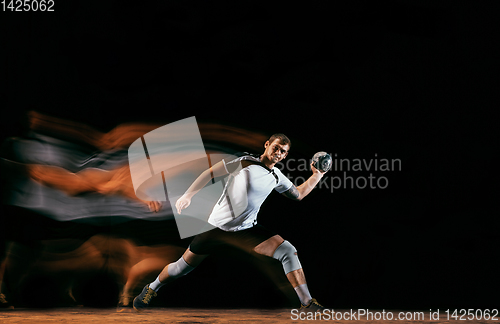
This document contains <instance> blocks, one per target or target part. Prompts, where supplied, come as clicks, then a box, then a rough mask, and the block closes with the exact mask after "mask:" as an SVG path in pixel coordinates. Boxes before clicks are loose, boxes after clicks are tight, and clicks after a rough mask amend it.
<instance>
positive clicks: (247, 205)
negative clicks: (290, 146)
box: [208, 156, 293, 232]
mask: <svg viewBox="0 0 500 324" xmlns="http://www.w3.org/2000/svg"><path fill="white" fill-rule="evenodd" d="M244 160H249V161H252V160H253V161H256V162H260V160H259V159H258V158H256V157H253V156H243V157H240V158H237V159H235V160H232V161H230V162H227V163H226V161H224V160H223V163H224V167H225V168H226V170H227V171H228V172H229V173H230V175H229V177H228V178H227V182H226V185H225V188H224V192H223V193H222V196H221V198H220V199H219V201H218V202H217V203H216V204H215V206H214V208H213V209H212V213H211V214H210V216H209V218H208V222H209V223H210V224H211V225H213V226H216V227H218V228H220V229H222V230H224V231H230V232H235V231H241V230H244V229H247V228H250V227H252V226H254V225H255V224H257V213H258V212H259V210H260V206H261V205H262V203H263V202H264V200H266V198H267V196H269V194H270V193H271V192H272V190H273V189H274V190H276V191H277V192H279V193H282V192H285V191H287V190H288V189H290V188H291V187H292V185H293V184H292V182H291V181H290V180H289V179H288V178H287V177H285V176H284V175H283V173H281V171H280V170H279V169H278V168H276V167H273V168H272V169H271V171H272V172H269V170H267V169H265V168H263V167H262V166H260V165H257V164H250V165H248V166H246V167H244V168H242V166H241V161H244ZM273 173H274V174H273Z"/></svg>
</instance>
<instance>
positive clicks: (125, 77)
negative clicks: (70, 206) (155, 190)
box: [0, 0, 500, 309]
mask: <svg viewBox="0 0 500 324" xmlns="http://www.w3.org/2000/svg"><path fill="white" fill-rule="evenodd" d="M54 9H55V11H54V12H50V13H49V12H9V11H8V10H7V11H6V12H1V18H0V26H1V27H0V30H1V38H0V48H1V51H0V55H1V65H0V71H1V72H0V95H1V96H0V100H1V102H0V105H1V127H0V132H1V135H2V138H3V139H5V138H8V137H11V136H22V135H23V134H24V132H25V131H26V122H25V120H26V118H25V113H26V112H27V111H29V110H37V111H40V112H42V113H47V114H49V115H53V116H57V117H61V118H66V119H70V120H76V121H80V122H83V123H87V124H89V125H91V126H93V127H95V128H97V129H100V130H102V131H107V130H110V129H111V128H113V127H114V126H116V125H118V124H120V123H123V122H131V121H133V122H141V121H146V122H149V121H154V122H164V123H165V124H166V123H169V122H172V121H175V120H179V119H181V118H185V117H190V116H196V117H197V119H198V120H200V121H206V122H218V123H224V124H227V125H231V126H236V127H240V128H243V129H250V130H254V131H257V132H261V133H264V134H267V135H270V134H272V133H274V132H283V133H285V134H287V135H288V136H289V137H290V138H291V139H292V142H293V145H294V146H293V148H292V151H291V152H290V155H289V158H293V159H295V160H298V159H303V158H310V157H312V155H313V154H314V153H315V152H317V151H327V152H329V153H332V154H334V157H335V158H336V159H337V161H339V162H340V159H343V158H344V159H350V160H351V161H352V160H353V159H365V160H367V161H369V160H370V159H371V160H374V159H399V160H400V161H401V163H400V166H401V168H400V169H397V170H395V171H373V172H372V171H369V170H364V171H351V172H349V173H348V174H347V176H352V177H353V178H354V179H356V178H358V177H360V176H363V177H365V178H367V179H368V177H369V175H370V173H371V172H372V173H373V175H374V176H377V177H382V176H384V177H386V178H387V180H388V182H387V186H386V187H385V188H384V189H381V188H376V189H371V188H364V189H359V188H349V187H348V188H343V187H340V188H338V189H332V187H333V186H334V185H335V186H338V185H339V183H338V182H335V183H334V182H331V181H332V179H333V177H335V176H338V177H339V179H343V178H342V177H343V176H344V173H343V171H342V170H339V169H337V170H333V171H331V172H330V173H328V174H327V176H325V178H326V177H328V181H325V182H324V183H323V184H322V187H321V188H317V189H316V190H315V191H313V193H312V194H311V195H310V196H309V197H307V198H306V199H305V200H304V201H302V202H298V203H297V202H293V201H288V200H286V198H284V197H281V196H280V195H278V194H274V195H272V196H271V197H269V199H268V201H266V203H265V204H264V206H263V208H262V210H261V212H260V218H259V219H260V221H261V223H262V224H264V225H266V226H268V227H270V228H272V229H274V230H275V231H277V232H278V233H280V234H281V235H282V236H283V237H284V238H286V239H288V240H289V241H291V242H292V243H293V244H294V245H295V246H296V247H297V249H298V251H299V255H300V257H301V261H302V264H303V266H304V269H305V273H306V276H307V280H308V284H309V287H310V290H311V292H312V294H313V296H314V297H316V298H317V299H318V300H319V301H320V303H322V304H324V305H325V306H327V307H330V308H367V307H369V308H385V309H390V308H415V309H418V308H420V309H426V308H434V309H435V308H445V307H450V308H452V307H464V308H488V307H489V308H492V307H498V294H497V293H496V292H498V288H500V287H499V284H498V280H497V276H496V274H497V269H498V267H497V266H496V265H497V263H498V257H499V254H498V246H499V243H500V239H499V236H498V233H497V228H498V224H499V223H498V217H497V215H498V207H497V206H494V205H493V204H492V202H493V200H494V199H495V197H496V193H497V190H496V191H495V189H498V184H497V183H496V182H495V181H494V180H493V177H494V176H495V174H496V172H495V171H492V170H493V163H494V162H493V161H494V159H493V157H494V154H495V152H497V151H498V136H495V134H496V132H495V133H494V129H495V126H496V123H495V119H494V118H493V114H494V110H495V108H496V106H497V102H496V101H495V92H496V87H497V86H498V82H497V81H498V72H499V69H498V67H499V65H498V54H499V53H498V49H497V48H496V46H495V45H496V43H497V37H498V36H497V35H498V24H497V23H496V20H497V17H498V16H497V14H496V12H495V11H494V10H493V7H492V6H491V3H490V2H479V1H474V2H465V1H453V2H449V1H434V2H429V1H409V2H398V1H348V2H345V3H342V4H340V3H332V2H326V1H317V2H307V3H299V4H291V3H289V2H288V3H284V2H283V3H281V2H253V1H245V2H241V1H238V2H224V3H223V2H201V1H200V2H189V3H185V2H171V1H151V2H148V3H147V4H146V3H139V2H136V1H135V2H132V1H76V0H75V1H65V2H63V1H55V7H54ZM379 162H380V160H379ZM290 174H291V175H292V176H295V177H299V176H302V177H307V176H308V174H309V172H308V171H295V172H290ZM335 181H340V180H338V179H337V180H335ZM2 217H9V216H8V215H3V216H2ZM40 217H43V216H40ZM25 226H26V227H29V226H30V224H29V223H27V224H26V225H25ZM106 230H109V229H106ZM2 231H5V228H2ZM7 231H8V229H7ZM97 231H98V229H97ZM3 241H5V239H3ZM214 260H215V261H214ZM232 260H233V262H234V263H235V264H234V269H233V270H232V271H226V272H225V274H224V275H220V274H219V275H216V273H215V272H216V270H217V269H219V268H217V266H216V265H217V264H219V262H224V258H223V256H217V257H215V258H214V259H212V261H210V260H207V263H208V265H206V266H204V267H203V265H202V267H203V268H201V269H200V271H199V273H197V274H193V275H192V276H193V277H195V278H192V279H190V278H188V277H186V278H184V279H182V283H179V284H177V286H175V287H173V289H176V291H177V292H178V293H179V294H181V295H182V291H184V289H186V290H188V291H189V290H192V289H194V288H195V287H198V286H200V285H201V286H203V284H206V285H207V286H206V287H207V288H206V289H199V290H197V291H199V293H198V294H197V295H196V296H194V297H193V296H189V294H187V295H182V296H184V297H183V298H182V299H177V300H176V301H175V303H177V304H178V305H179V306H181V305H184V304H182V302H181V300H182V301H185V306H188V305H195V306H207V305H208V306H214V307H224V306H227V305H234V306H238V307H247V306H255V305H257V306H262V304H263V303H262V300H263V299H261V298H255V297H253V298H252V297H249V296H251V295H252V294H254V295H255V294H257V293H258V294H266V291H269V293H268V294H266V295H268V297H267V299H264V301H265V304H266V305H271V306H277V307H279V306H283V305H288V304H287V301H285V300H283V297H282V296H281V295H280V294H279V293H278V292H277V290H276V288H275V287H273V284H272V283H269V282H265V280H264V279H263V278H262V277H261V276H256V275H254V271H255V268H252V267H250V266H248V264H247V263H245V262H238V261H237V258H236V259H235V258H232ZM234 260H236V261H234ZM216 261H217V262H216ZM227 262H228V266H231V262H230V261H229V260H228V261H227ZM219 270H220V269H219ZM221 271H222V270H221ZM221 276H222V277H224V276H225V277H226V279H224V280H227V281H228V282H231V284H232V285H233V287H240V289H238V290H234V291H233V290H232V289H231V290H229V289H228V288H227V286H225V285H223V286H222V287H220V284H218V283H214V282H213V280H212V281H211V278H215V277H216V278H218V280H219V279H220V280H223V278H222V279H221V278H220V277H221ZM181 287H182V288H181ZM252 287H259V288H262V289H259V290H257V289H255V288H254V289H252ZM205 292H210V293H209V294H210V296H211V298H210V300H207V298H205V297H206V295H205ZM214 294H215V296H214ZM110 298H111V297H110ZM214 300H216V301H217V304H214V302H213V301H214ZM166 303H167V302H166Z"/></svg>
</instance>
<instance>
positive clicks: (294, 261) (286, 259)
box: [273, 240, 302, 274]
mask: <svg viewBox="0 0 500 324" xmlns="http://www.w3.org/2000/svg"><path fill="white" fill-rule="evenodd" d="M273 258H275V259H276V260H279V261H280V262H281V263H282V264H283V269H284V270H285V274H287V273H289V272H292V271H295V270H298V269H301V268H302V265H301V264H300V261H299V258H298V257H297V250H296V249H295V247H294V246H293V245H292V244H291V243H290V242H288V241H286V240H285V241H284V242H283V243H281V245H280V246H278V248H277V249H276V251H274V254H273Z"/></svg>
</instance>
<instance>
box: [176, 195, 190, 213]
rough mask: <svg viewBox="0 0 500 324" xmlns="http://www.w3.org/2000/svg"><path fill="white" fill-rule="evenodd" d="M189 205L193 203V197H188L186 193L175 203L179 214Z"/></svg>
mask: <svg viewBox="0 0 500 324" xmlns="http://www.w3.org/2000/svg"><path fill="white" fill-rule="evenodd" d="M189 205H191V198H189V197H186V196H185V195H184V196H182V197H181V198H179V199H178V200H177V202H176V203H175V207H176V208H177V212H178V213H179V215H180V214H181V210H183V209H186V208H188V207H189Z"/></svg>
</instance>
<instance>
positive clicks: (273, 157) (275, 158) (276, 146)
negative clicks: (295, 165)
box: [264, 139, 290, 163]
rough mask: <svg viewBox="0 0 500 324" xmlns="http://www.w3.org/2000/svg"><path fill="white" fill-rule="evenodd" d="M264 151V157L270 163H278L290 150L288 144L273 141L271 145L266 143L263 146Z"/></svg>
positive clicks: (277, 140) (276, 140)
mask: <svg viewBox="0 0 500 324" xmlns="http://www.w3.org/2000/svg"><path fill="white" fill-rule="evenodd" d="M264 147H265V148H266V150H265V151H264V155H266V157H267V158H268V159H269V160H270V161H272V162H273V163H278V162H280V161H281V160H283V159H284V158H285V157H286V155H287V154H288V149H289V148H290V147H289V146H288V144H282V143H281V142H280V140H279V139H275V140H274V141H273V142H272V143H269V141H267V142H266V143H265V144H264Z"/></svg>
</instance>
